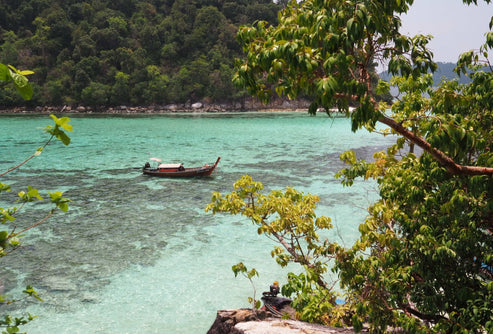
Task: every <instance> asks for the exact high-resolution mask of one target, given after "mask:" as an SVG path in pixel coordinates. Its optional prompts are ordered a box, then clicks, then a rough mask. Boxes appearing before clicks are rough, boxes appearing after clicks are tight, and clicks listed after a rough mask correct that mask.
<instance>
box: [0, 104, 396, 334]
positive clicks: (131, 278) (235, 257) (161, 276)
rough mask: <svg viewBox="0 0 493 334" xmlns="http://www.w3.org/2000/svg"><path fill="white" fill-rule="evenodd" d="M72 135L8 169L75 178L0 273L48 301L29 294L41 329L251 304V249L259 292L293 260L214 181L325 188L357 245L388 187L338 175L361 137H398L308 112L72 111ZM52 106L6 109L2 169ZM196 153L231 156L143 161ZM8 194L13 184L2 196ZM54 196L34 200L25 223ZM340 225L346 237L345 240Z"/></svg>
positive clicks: (370, 144) (10, 285)
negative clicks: (239, 271)
mask: <svg viewBox="0 0 493 334" xmlns="http://www.w3.org/2000/svg"><path fill="white" fill-rule="evenodd" d="M71 117H72V121H71V124H72V125H73V127H74V132H73V133H72V134H71V138H72V143H71V144H70V146H68V147H63V145H62V144H61V143H55V144H51V145H50V146H48V148H47V149H46V150H45V152H43V154H42V155H41V156H39V157H36V158H35V159H33V160H32V161H31V162H29V163H28V164H27V165H26V166H24V167H22V168H21V169H20V170H19V171H15V172H13V173H10V174H8V175H7V176H5V177H4V178H2V182H4V183H9V184H11V185H12V186H13V187H14V190H15V192H17V191H19V190H20V189H18V188H16V185H26V184H30V185H32V186H33V187H37V188H38V189H40V190H45V191H46V190H48V191H51V190H63V191H65V196H66V197H68V198H70V199H71V200H72V202H71V205H70V210H69V211H68V213H66V214H57V215H56V216H55V217H54V218H52V219H50V220H49V222H47V223H45V224H43V225H41V226H40V227H39V228H37V229H33V230H31V231H29V232H28V233H26V237H25V238H24V241H23V242H24V247H23V248H21V249H20V250H18V251H16V252H15V253H13V254H12V255H10V256H8V257H4V258H2V268H1V269H0V280H1V281H2V283H3V285H4V286H5V290H6V292H8V293H12V294H14V295H18V292H19V291H20V290H22V288H23V287H25V286H26V285H27V284H32V285H34V286H35V288H36V289H37V291H38V292H39V293H40V294H41V296H42V298H43V299H44V302H43V303H36V302H33V301H31V300H29V301H28V302H27V304H24V302H19V303H15V304H13V305H12V306H9V307H5V306H3V307H2V308H1V309H0V313H1V314H0V316H2V314H4V313H7V312H8V313H16V312H17V311H18V310H17V308H22V307H25V306H26V305H28V306H27V310H28V312H30V313H32V314H36V315H38V316H39V317H38V319H36V320H35V321H33V322H31V323H30V324H29V325H28V326H25V327H23V330H27V331H28V333H30V334H36V333H105V334H106V333H144V332H145V333H192V334H193V333H205V332H206V331H207V329H208V328H209V327H210V325H211V324H212V322H213V321H214V318H215V315H216V311H217V310H218V309H224V308H238V307H248V304H247V298H248V296H253V289H252V286H251V285H250V283H249V282H248V280H247V279H245V278H235V277H234V274H233V272H232V271H231V266H232V265H234V264H236V263H238V262H240V261H243V262H244V263H245V264H246V265H247V267H249V268H256V269H257V270H258V272H259V273H260V277H259V278H255V280H254V283H255V287H256V289H257V292H256V296H257V297H259V296H260V295H261V292H262V291H264V289H266V288H267V287H268V286H269V285H270V283H271V282H272V281H273V280H278V281H280V282H281V283H282V282H285V276H286V273H287V272H288V271H293V270H298V268H297V267H290V268H288V269H281V268H279V267H278V266H277V264H276V263H275V261H274V260H273V259H272V258H271V257H270V250H271V249H272V245H273V243H272V242H271V241H270V240H268V239H265V238H263V237H261V236H258V235H257V233H256V228H255V227H254V226H253V225H252V224H251V223H250V222H249V221H247V220H245V219H243V218H242V217H239V216H238V217H236V216H229V215H215V216H213V215H212V214H209V213H205V212H204V208H205V206H206V205H207V204H208V203H209V201H210V199H211V193H212V192H213V191H219V192H222V193H226V192H230V191H231V190H232V184H233V182H235V181H236V180H237V179H239V178H240V176H241V175H243V174H249V175H251V176H252V177H253V178H254V179H255V180H256V181H261V182H262V183H263V184H264V186H265V187H266V188H267V189H284V188H285V187H286V186H292V187H294V188H296V189H298V190H302V191H304V192H310V193H313V194H317V195H319V196H320V198H321V201H320V204H319V206H318V210H317V212H318V214H319V215H322V214H323V215H327V216H330V217H331V218H332V220H333V223H334V225H335V228H334V230H333V231H330V233H329V234H328V236H329V237H330V238H334V239H337V240H338V241H339V242H343V243H345V244H346V245H347V246H349V245H350V244H351V243H352V241H354V240H355V239H356V238H357V236H358V232H357V227H358V224H359V223H360V222H361V221H362V219H363V218H364V216H365V214H366V211H365V208H366V207H367V206H368V204H369V203H370V202H371V201H372V200H373V199H375V197H376V188H375V185H374V184H373V183H371V182H365V183H357V184H355V185H354V186H353V187H351V188H343V187H342V186H341V185H340V182H339V181H338V180H336V179H334V174H335V172H337V170H339V169H340V168H341V167H342V164H341V162H340V161H339V154H340V153H342V152H343V151H345V150H348V149H354V150H356V151H357V153H358V156H360V157H367V158H368V157H370V156H371V153H372V152H374V151H376V150H379V149H382V148H383V147H384V146H385V145H387V144H388V143H389V142H390V140H391V139H388V138H383V137H381V136H379V135H375V134H369V133H367V132H365V131H361V132H358V133H356V134H355V133H351V131H350V124H349V120H347V119H343V118H336V119H330V118H327V117H326V116H325V115H319V116H316V117H309V116H308V115H307V114H305V113H285V112H284V113H245V114H243V113H241V114H238V113H235V114H233V113H232V114H167V115H152V116H151V115H147V116H130V115H123V116H122V115H118V116H84V117H80V116H79V117H77V116H71ZM50 122H51V119H50V118H49V117H47V116H33V115H23V116H0V133H1V134H2V137H3V138H2V141H1V143H0V170H2V171H3V170H6V169H7V168H9V167H11V166H13V165H14V164H15V163H17V162H19V161H20V160H21V159H22V158H24V157H26V156H28V155H30V154H32V153H33V152H34V150H35V149H36V148H37V147H38V146H40V145H41V144H42V140H43V133H42V131H41V130H38V129H37V127H44V126H46V125H48V124H50ZM151 156H153V157H159V158H162V159H163V160H164V161H167V162H183V163H184V164H185V166H195V165H202V164H204V163H206V162H207V163H213V162H214V161H215V160H216V158H217V157H218V156H221V161H220V163H219V166H218V168H217V169H216V171H215V172H214V174H213V175H212V177H210V178H203V179H181V180H180V179H159V178H152V177H146V176H144V175H141V173H140V170H139V168H140V167H141V166H142V165H143V164H144V163H145V162H146V161H147V159H148V158H149V157H151ZM2 200H3V201H5V200H6V199H5V198H2ZM46 208H47V206H46V205H44V204H41V205H34V206H32V207H30V208H29V210H27V211H26V212H25V213H24V215H23V216H22V217H23V218H22V219H21V218H19V220H18V221H17V222H18V224H19V225H21V226H22V225H26V224H28V223H29V222H32V221H33V220H34V219H36V217H39V216H40V215H41V214H42V212H44V211H43V210H46ZM340 238H342V239H343V240H342V241H341V240H340Z"/></svg>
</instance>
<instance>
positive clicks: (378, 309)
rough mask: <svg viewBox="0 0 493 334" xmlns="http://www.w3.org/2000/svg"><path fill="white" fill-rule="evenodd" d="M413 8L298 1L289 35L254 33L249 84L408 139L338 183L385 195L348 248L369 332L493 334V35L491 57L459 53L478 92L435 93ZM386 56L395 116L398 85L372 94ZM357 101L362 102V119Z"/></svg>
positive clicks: (285, 15)
mask: <svg viewBox="0 0 493 334" xmlns="http://www.w3.org/2000/svg"><path fill="white" fill-rule="evenodd" d="M464 2H466V3H472V2H474V3H476V1H471V0H465V1H464ZM486 2H488V3H489V2H490V1H489V0H487V1H486ZM411 4H412V1H411V0H407V1H385V2H382V1H342V0H332V1H331V0H328V1H327V0H308V1H304V2H301V3H299V4H298V3H296V2H291V4H290V5H289V6H288V7H286V9H285V10H283V12H282V14H281V16H280V22H279V24H278V25H277V26H270V25H268V24H267V23H265V22H259V23H257V24H256V26H254V27H244V28H242V29H241V30H240V32H239V35H238V37H239V40H240V41H241V44H242V46H243V48H244V50H245V51H246V52H247V58H246V60H245V61H244V62H242V63H239V64H238V69H237V74H236V76H235V82H236V83H237V84H239V85H241V86H244V87H246V88H247V89H248V90H249V92H250V93H251V94H254V95H257V96H258V97H260V98H261V99H263V100H268V99H269V98H270V97H271V96H272V95H273V94H274V93H277V94H279V95H286V96H288V97H290V98H296V97H297V96H300V95H305V96H309V97H311V98H312V101H313V103H312V105H311V107H310V110H309V111H310V113H315V112H316V111H317V109H318V108H320V107H322V108H325V109H326V110H328V109H329V108H331V107H332V106H334V105H335V106H337V107H338V108H339V110H341V111H344V112H346V113H347V116H348V117H350V118H351V120H352V130H353V131H356V130H358V129H360V128H362V127H365V128H367V129H369V130H371V131H373V130H374V129H375V128H376V125H377V123H378V122H379V123H381V124H382V125H385V126H387V127H388V129H384V130H383V133H384V134H391V133H392V134H394V135H397V137H398V138H399V139H398V140H397V142H396V144H395V145H394V146H392V147H390V148H389V149H388V150H387V151H384V152H377V153H375V156H374V158H375V161H374V162H371V163H369V162H366V161H361V160H358V159H357V158H356V156H355V154H354V153H352V152H346V153H344V154H342V155H341V158H342V159H343V160H344V161H345V162H347V163H348V164H349V167H348V168H346V169H344V170H342V171H341V172H340V173H339V174H338V176H339V177H341V178H342V181H343V183H344V184H345V185H351V184H352V183H353V180H354V178H356V177H364V178H375V179H376V180H377V182H378V185H379V192H380V197H381V199H380V200H379V201H377V202H376V203H374V204H373V205H372V206H371V207H370V208H369V213H370V216H369V218H368V219H366V221H365V222H364V223H363V224H362V225H361V226H360V231H361V238H360V239H359V240H358V241H357V242H356V243H355V245H354V246H353V247H352V248H350V249H342V248H338V249H336V250H335V255H336V263H335V268H334V269H335V270H336V271H337V272H338V274H339V277H340V279H341V284H342V286H343V287H344V288H346V289H347V290H348V293H349V294H350V297H348V299H349V300H350V302H351V303H354V304H355V305H354V308H353V309H352V310H353V311H352V312H354V313H352V314H350V315H351V316H352V321H353V325H354V326H355V327H356V328H361V324H362V322H363V321H364V320H368V321H369V322H370V324H371V327H372V329H373V330H374V331H376V332H385V331H386V330H388V328H392V327H401V328H404V330H405V331H407V332H413V333H415V332H423V333H428V332H440V333H444V332H492V331H493V315H492V313H491V310H492V309H493V282H492V268H493V235H492V233H493V220H492V217H493V201H492V197H493V196H492V194H491V190H492V189H493V179H492V175H493V153H492V152H491V147H492V143H493V130H492V129H493V102H492V101H493V95H492V90H491V88H492V87H491V85H492V83H493V71H492V65H491V63H489V61H488V51H489V49H491V48H493V32H489V33H488V34H487V35H486V43H485V45H483V46H481V47H480V49H479V51H480V52H479V53H474V52H467V53H465V54H463V55H461V56H460V58H459V61H458V64H457V68H456V71H457V72H458V73H461V74H465V73H468V75H469V76H470V77H471V83H469V84H465V85H461V84H459V83H458V82H457V81H443V82H442V83H441V84H440V86H439V87H438V88H437V89H432V82H433V80H432V76H431V75H430V74H427V72H428V71H430V70H431V71H433V70H434V69H435V68H436V64H435V63H433V60H432V53H431V52H430V51H429V50H428V49H427V43H428V41H429V40H430V39H431V38H432V37H431V36H422V35H418V36H414V37H407V36H404V35H402V34H401V33H400V31H399V28H400V26H401V22H400V19H399V15H400V14H402V13H405V12H407V10H408V9H409V6H410V5H411ZM492 27H493V20H492V22H491V23H490V29H491V28H492ZM375 60H382V61H385V62H386V63H387V64H388V65H387V67H388V72H389V73H392V74H393V75H396V77H395V78H394V79H392V81H391V82H392V84H395V85H397V86H398V88H399V90H400V91H401V92H403V93H405V95H404V98H402V99H401V100H400V101H398V102H397V103H394V104H393V105H392V106H391V110H390V112H389V111H388V110H387V108H388V106H387V105H386V104H383V103H379V102H378V101H377V94H379V93H388V92H389V83H386V82H383V81H379V83H378V84H377V85H376V87H375V86H374V85H372V77H371V69H372V68H373V67H374V62H375ZM425 93H426V94H425ZM426 96H428V97H426ZM350 104H356V106H357V108H356V110H354V111H353V112H351V113H350V112H349V105H350ZM417 147H419V148H420V151H419V154H415V153H414V152H415V149H416V148H417ZM230 212H232V213H236V212H238V211H234V210H230ZM260 216H261V215H260ZM323 313H324V312H323V311H322V310H321V311H320V314H319V316H318V318H317V319H318V321H322V319H324V314H323Z"/></svg>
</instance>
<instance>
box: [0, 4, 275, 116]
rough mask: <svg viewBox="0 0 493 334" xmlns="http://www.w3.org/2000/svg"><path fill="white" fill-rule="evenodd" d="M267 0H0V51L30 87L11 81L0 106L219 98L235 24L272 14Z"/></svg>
mask: <svg viewBox="0 0 493 334" xmlns="http://www.w3.org/2000/svg"><path fill="white" fill-rule="evenodd" d="M281 8H282V4H281V3H273V2H272V1H271V0H249V1H247V0H151V1H139V0H112V1H109V0H87V1H82V2H81V1H74V0H55V1H48V0H26V1H14V0H6V1H2V2H0V59H1V62H2V63H4V64H11V65H14V66H15V67H16V68H18V69H29V70H32V71H34V74H33V75H32V76H30V77H29V80H30V82H31V84H32V86H33V90H34V94H33V97H32V99H31V100H30V101H28V102H26V101H24V100H22V98H21V97H20V96H19V95H18V94H15V93H13V92H12V91H11V90H13V89H14V88H13V86H12V87H5V89H3V90H1V91H0V105H3V106H7V107H9V106H16V105H26V103H28V104H29V105H31V106H36V105H64V104H68V105H74V104H85V105H92V106H98V105H126V104H130V105H132V104H133V105H137V104H139V105H148V104H165V103H184V102H187V101H191V102H195V101H198V100H210V101H223V100H230V99H235V98H238V97H240V96H242V93H241V92H240V91H239V90H237V89H235V87H234V86H233V84H232V82H231V78H232V75H233V71H234V70H233V67H234V61H235V58H237V57H240V56H241V54H242V50H241V47H240V46H239V44H238V43H237V41H236V33H237V31H238V26H240V25H243V24H247V23H252V22H255V21H257V20H265V21H268V22H271V23H274V24H275V23H277V13H278V11H279V10H280V9H281Z"/></svg>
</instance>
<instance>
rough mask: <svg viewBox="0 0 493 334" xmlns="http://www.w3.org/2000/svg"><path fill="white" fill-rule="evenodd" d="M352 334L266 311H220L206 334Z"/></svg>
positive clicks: (345, 330)
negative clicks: (281, 316) (277, 315)
mask: <svg viewBox="0 0 493 334" xmlns="http://www.w3.org/2000/svg"><path fill="white" fill-rule="evenodd" d="M305 333H310V334H341V333H342V334H354V333H355V332H354V330H352V329H348V328H335V327H328V326H322V325H318V324H310V323H307V322H303V321H298V320H287V319H281V318H277V317H274V315H273V314H272V313H270V312H268V311H263V310H255V311H254V310H252V309H237V310H220V311H218V312H217V316H216V320H215V321H214V324H212V326H211V328H210V329H209V331H208V332H207V334H305Z"/></svg>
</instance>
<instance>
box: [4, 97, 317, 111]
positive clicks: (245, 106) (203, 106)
mask: <svg viewBox="0 0 493 334" xmlns="http://www.w3.org/2000/svg"><path fill="white" fill-rule="evenodd" d="M309 105H310V103H309V102H308V101H303V100H300V101H288V100H275V101H273V102H271V103H269V104H263V103H261V102H260V101H258V100H255V99H248V100H244V101H241V102H228V103H206V102H194V103H191V102H188V103H184V104H167V105H150V106H125V105H121V106H115V107H100V108H95V107H90V106H83V105H78V106H37V107H15V108H5V109H0V113H4V114H29V113H39V114H53V113H62V112H63V113H74V114H79V113H80V114H91V113H98V114H162V113H179V112H197V113H199V112H205V113H212V112H214V113H220V112H247V111H279V110H290V111H297V110H299V111H306V110H307V109H308V106H309Z"/></svg>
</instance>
